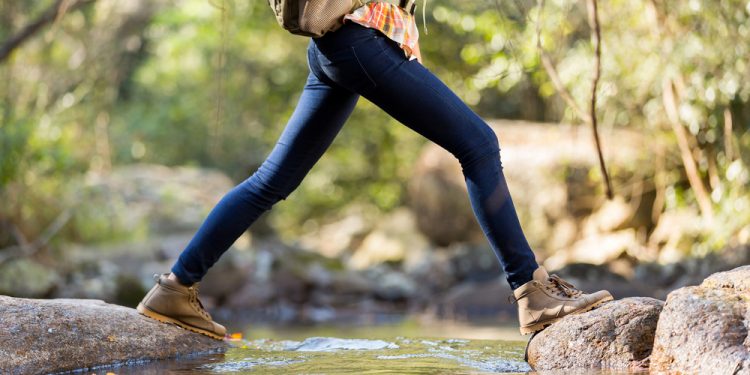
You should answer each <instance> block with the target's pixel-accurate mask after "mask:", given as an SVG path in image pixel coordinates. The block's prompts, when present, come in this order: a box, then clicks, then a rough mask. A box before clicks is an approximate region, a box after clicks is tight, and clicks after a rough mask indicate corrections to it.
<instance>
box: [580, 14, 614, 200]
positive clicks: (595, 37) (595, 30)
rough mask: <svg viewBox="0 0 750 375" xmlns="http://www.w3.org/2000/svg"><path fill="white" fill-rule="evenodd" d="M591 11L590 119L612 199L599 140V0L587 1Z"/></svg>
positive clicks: (608, 192)
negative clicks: (592, 67)
mask: <svg viewBox="0 0 750 375" xmlns="http://www.w3.org/2000/svg"><path fill="white" fill-rule="evenodd" d="M587 4H588V7H587V8H588V11H589V26H591V31H592V33H591V39H592V42H593V43H594V77H593V79H592V81H591V108H590V113H591V114H590V115H589V119H590V120H591V128H592V130H593V134H594V143H595V144H596V152H597V155H598V156H599V169H600V170H601V173H602V176H603V177H604V185H605V186H606V188H607V198H609V199H612V198H613V197H614V193H613V192H612V182H610V180H609V173H607V166H606V165H605V164H604V154H603V153H602V143H601V140H600V139H599V121H598V120H597V118H596V92H597V89H598V88H599V79H600V78H601V76H602V31H601V27H600V25H599V5H598V3H597V0H587Z"/></svg>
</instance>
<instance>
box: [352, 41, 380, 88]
mask: <svg viewBox="0 0 750 375" xmlns="http://www.w3.org/2000/svg"><path fill="white" fill-rule="evenodd" d="M350 48H351V49H352V54H353V55H354V59H355V60H356V61H357V65H359V68H360V69H362V72H363V73H364V74H365V77H367V80H369V81H370V83H372V86H373V88H375V87H378V84H377V83H376V82H375V80H374V79H372V77H371V76H370V73H368V72H367V69H365V66H364V65H362V61H360V60H359V56H357V50H356V49H355V48H354V46H351V47H350Z"/></svg>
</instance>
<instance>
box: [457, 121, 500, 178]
mask: <svg viewBox="0 0 750 375" xmlns="http://www.w3.org/2000/svg"><path fill="white" fill-rule="evenodd" d="M484 133H485V135H484V136H483V137H482V139H481V142H475V143H474V144H472V145H469V146H467V148H466V150H465V151H464V152H462V153H461V155H456V156H457V157H458V160H459V162H460V163H461V165H462V166H463V167H464V168H466V167H468V166H471V165H472V164H474V163H477V162H479V161H481V160H484V159H486V158H488V157H498V158H499V154H500V143H499V142H498V140H497V135H496V134H495V132H494V131H493V130H492V128H490V127H489V126H487V125H485V129H484Z"/></svg>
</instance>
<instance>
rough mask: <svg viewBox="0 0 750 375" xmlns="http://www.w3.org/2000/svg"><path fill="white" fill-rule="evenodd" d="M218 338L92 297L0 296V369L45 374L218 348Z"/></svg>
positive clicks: (220, 344) (0, 371)
mask: <svg viewBox="0 0 750 375" xmlns="http://www.w3.org/2000/svg"><path fill="white" fill-rule="evenodd" d="M225 348H226V344H225V343H224V342H222V341H217V340H213V339H210V338H208V337H206V336H202V335H199V334H197V333H192V332H189V331H186V330H183V329H180V328H177V327H175V326H172V325H167V324H163V323H159V322H157V321H155V320H152V319H149V318H146V317H144V316H142V315H140V314H138V312H136V311H135V310H133V309H129V308H126V307H122V306H117V305H110V304H107V303H104V302H102V301H98V300H73V299H55V300H35V299H21V298H11V297H6V296H0V373H6V372H8V373H19V374H30V373H50V372H60V371H70V370H76V369H82V368H92V367H94V366H103V365H113V364H122V363H128V362H132V361H142V360H154V359H164V358H170V357H177V356H182V355H188V354H194V353H203V352H206V353H207V352H219V351H223V350H225Z"/></svg>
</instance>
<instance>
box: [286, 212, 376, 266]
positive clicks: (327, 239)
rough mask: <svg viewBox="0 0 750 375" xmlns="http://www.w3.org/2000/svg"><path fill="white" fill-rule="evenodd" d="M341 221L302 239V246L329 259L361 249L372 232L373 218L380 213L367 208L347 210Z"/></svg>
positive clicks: (312, 232) (316, 230)
mask: <svg viewBox="0 0 750 375" xmlns="http://www.w3.org/2000/svg"><path fill="white" fill-rule="evenodd" d="M347 210H348V211H349V212H347V213H346V214H345V215H344V216H343V217H341V218H340V219H338V220H336V221H333V222H330V223H326V224H323V225H321V226H320V228H315V230H313V231H311V232H310V233H307V234H305V235H303V236H301V237H300V244H301V245H302V246H303V247H305V248H308V249H315V251H317V252H319V253H320V254H323V255H325V256H327V257H331V258H333V257H338V256H341V255H342V254H345V253H347V252H351V251H352V250H353V249H356V248H357V247H359V245H360V244H361V243H362V239H363V238H364V237H365V236H366V235H367V233H369V232H370V231H371V230H372V227H373V225H374V223H373V221H374V220H373V219H372V218H373V217H376V216H378V212H377V211H375V212H372V211H373V210H372V209H370V208H366V207H360V206H355V207H353V208H349V209H347Z"/></svg>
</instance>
